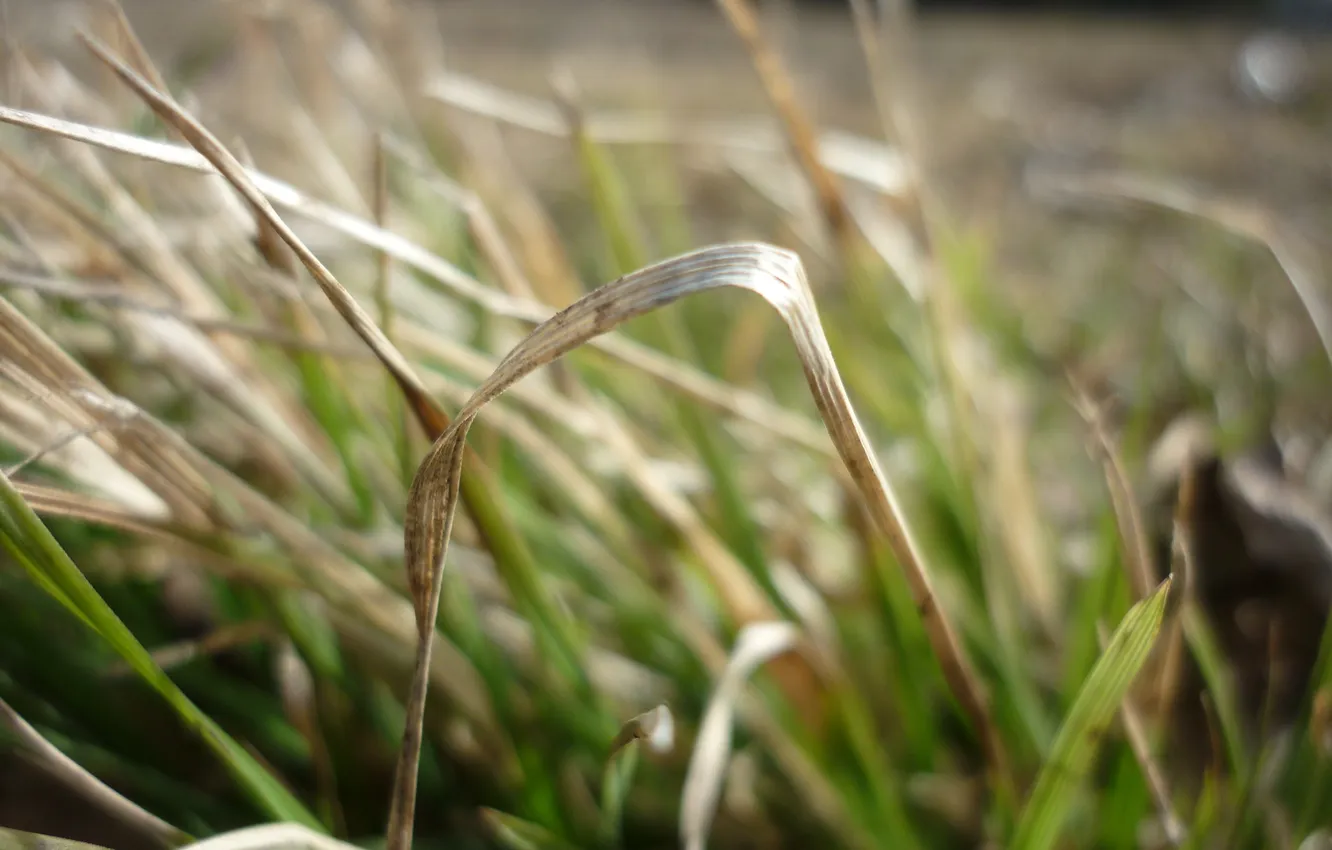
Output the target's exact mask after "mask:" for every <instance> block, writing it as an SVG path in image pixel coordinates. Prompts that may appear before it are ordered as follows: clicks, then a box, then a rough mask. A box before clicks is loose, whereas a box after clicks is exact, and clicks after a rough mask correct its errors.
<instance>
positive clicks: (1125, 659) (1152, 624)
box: [1009, 578, 1171, 850]
mask: <svg viewBox="0 0 1332 850" xmlns="http://www.w3.org/2000/svg"><path fill="white" fill-rule="evenodd" d="M1170 586H1171V579H1169V578H1167V579H1166V580H1165V581H1163V582H1161V584H1160V585H1159V586H1158V587H1157V588H1156V590H1155V591H1154V592H1153V593H1152V594H1151V595H1150V596H1148V597H1147V598H1146V599H1144V600H1142V601H1141V602H1139V603H1138V604H1136V605H1134V606H1133V607H1132V608H1131V609H1130V610H1129V612H1128V613H1127V614H1126V615H1124V619H1123V620H1122V621H1121V622H1120V624H1119V628H1118V629H1116V630H1115V634H1114V636H1113V637H1112V638H1111V639H1110V644H1109V645H1108V646H1107V647H1106V650H1105V652H1104V653H1102V655H1101V658H1100V660H1098V661H1097V662H1096V666H1095V667H1093V668H1092V671H1091V674H1090V675H1088V677H1087V681H1086V682H1085V683H1084V684H1083V686H1082V689H1081V690H1080V691H1079V692H1078V697H1077V699H1076V700H1075V701H1074V702H1073V707H1072V708H1071V709H1069V712H1068V716H1067V717H1066V718H1064V725H1063V726H1062V727H1061V728H1060V730H1059V736H1058V737H1057V738H1056V739H1055V743H1054V748H1053V749H1052V750H1051V752H1050V758H1049V760H1048V761H1047V762H1046V763H1045V767H1044V768H1042V770H1041V774H1040V776H1039V777H1038V778H1037V780H1036V785H1035V787H1034V788H1033V789H1032V792H1031V796H1030V797H1029V798H1028V800H1027V804H1026V807H1025V808H1024V809H1023V812H1022V818H1021V820H1020V821H1019V822H1018V826H1017V832H1016V834H1015V836H1014V838H1013V841H1012V842H1011V843H1010V844H1009V847H1011V848H1012V850H1050V848H1052V847H1054V846H1055V844H1056V842H1057V841H1058V839H1059V834H1060V832H1061V830H1062V829H1063V827H1064V823H1065V821H1066V819H1067V817H1068V813H1069V811H1070V809H1071V808H1072V804H1073V800H1074V797H1075V795H1076V794H1077V791H1078V789H1079V787H1080V786H1081V784H1082V780H1083V778H1085V777H1086V775H1087V772H1088V771H1089V770H1090V769H1091V764H1092V760H1093V758H1094V757H1095V756H1096V753H1097V751H1098V750H1099V749H1100V747H1101V742H1102V739H1103V738H1104V736H1105V732H1106V730H1107V729H1108V728H1109V726H1110V723H1111V721H1112V720H1113V719H1114V716H1115V713H1116V712H1117V711H1118V710H1119V705H1120V703H1121V702H1122V701H1123V699H1124V695H1125V694H1127V693H1128V689H1129V687H1130V686H1131V685H1132V684H1133V680H1134V678H1135V677H1136V676H1137V675H1138V671H1139V670H1140V669H1141V667H1142V665H1143V663H1144V662H1145V661H1146V660H1147V656H1148V655H1149V654H1150V653H1151V649H1152V646H1153V645H1154V644H1155V643H1156V636H1157V633H1158V632H1159V631H1160V629H1161V621H1162V619H1163V618H1164V616H1165V610H1166V603H1167V600H1168V598H1169V595H1170Z"/></svg>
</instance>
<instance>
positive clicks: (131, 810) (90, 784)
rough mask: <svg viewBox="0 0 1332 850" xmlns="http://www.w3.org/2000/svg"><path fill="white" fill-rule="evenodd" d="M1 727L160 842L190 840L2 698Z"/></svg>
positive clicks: (104, 805)
mask: <svg viewBox="0 0 1332 850" xmlns="http://www.w3.org/2000/svg"><path fill="white" fill-rule="evenodd" d="M0 727H4V728H7V729H8V730H9V732H10V734H11V735H13V736H14V737H15V738H16V739H17V740H18V743H19V745H20V746H21V747H23V748H24V749H26V750H27V751H28V753H29V754H30V755H31V756H32V757H33V758H35V759H37V760H38V761H39V762H40V763H41V764H42V765H43V766H45V767H46V769H47V770H49V771H51V773H53V774H54V775H55V776H56V777H57V778H59V779H60V780H61V781H62V782H64V783H65V784H66V785H68V786H69V787H71V788H73V789H75V790H77V791H78V792H79V793H81V794H82V795H83V796H84V797H86V798H88V799H89V800H91V801H92V802H94V803H96V804H97V805H99V806H101V807H102V808H104V809H105V810H106V811H108V812H110V813H111V814H113V815H115V816H116V817H118V818H120V819H121V820H122V821H124V822H125V823H126V824H128V825H130V826H132V827H134V828H135V829H137V830H139V831H140V832H142V833H143V834H144V835H146V836H149V837H150V838H152V839H153V840H154V841H156V842H158V843H159V844H162V845H163V846H165V847H176V846H179V845H180V844H183V843H185V842H186V841H188V840H189V838H190V837H189V836H188V835H187V834H185V833H184V832H182V831H181V830H179V829H177V828H176V827H174V826H172V825H171V824H169V823H167V822H166V821H164V820H162V819H161V818H159V817H157V816H156V815H154V814H152V813H150V812H147V811H145V810H144V809H142V808H140V807H139V806H138V805H137V804H136V803H134V802H133V801H132V800H129V799H127V798H126V797H124V796H122V795H121V794H120V793H119V792H117V791H115V790H114V789H112V788H111V787H109V786H108V785H106V784H105V783H104V782H102V780H100V779H98V778H97V777H96V776H93V775H92V774H91V773H89V772H88V771H87V770H85V769H84V768H82V767H80V766H79V765H78V763H77V762H75V761H74V760H73V759H71V758H70V757H69V756H67V755H65V754H64V753H62V752H61V751H60V750H58V749H56V747H55V746H54V745H53V744H52V743H51V742H50V741H48V740H46V739H45V738H43V737H42V735H41V733H40V732H38V731H37V730H36V729H34V728H32V726H31V725H29V723H28V722H27V721H26V720H24V719H23V718H22V717H20V716H19V714H18V712H16V711H14V709H13V708H11V707H10V706H9V704H8V703H6V702H5V701H4V700H3V699H0Z"/></svg>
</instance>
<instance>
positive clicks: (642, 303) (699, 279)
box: [389, 243, 1003, 850]
mask: <svg viewBox="0 0 1332 850" xmlns="http://www.w3.org/2000/svg"><path fill="white" fill-rule="evenodd" d="M722 287H736V288H740V289H747V290H749V291H751V292H754V293H756V294H758V295H760V296H762V297H763V298H764V300H766V301H767V302H768V303H769V304H770V305H772V306H773V308H775V309H776V310H777V312H778V314H779V315H780V316H781V318H782V320H783V321H784V323H785V324H786V326H787V329H788V331H789V332H790V334H791V338H792V341H793V342H794V343H795V346H796V349H797V353H798V354H799V356H800V359H801V362H802V364H803V366H804V372H805V378H806V380H807V382H808V384H809V388H810V391H811V393H812V394H813V396H814V402H815V405H816V406H817V407H818V410H819V414H820V416H821V417H822V419H823V422H824V425H825V427H826V428H827V430H828V433H829V435H830V436H831V437H832V441H833V445H834V447H835V448H836V449H837V452H838V454H839V456H840V457H841V458H842V462H843V464H844V465H845V467H846V469H847V471H848V472H849V473H850V476H851V478H852V479H853V480H854V482H855V484H856V486H857V490H858V493H859V496H860V498H861V499H862V500H863V502H864V504H865V507H866V510H867V511H868V513H869V515H870V516H871V517H872V518H873V520H874V523H875V525H876V526H877V529H878V531H879V532H880V533H881V534H883V535H884V537H885V538H886V541H887V543H888V545H889V547H890V548H891V549H892V552H893V554H894V556H895V557H896V558H897V562H898V563H899V564H900V565H901V568H902V569H903V571H904V573H905V577H906V579H907V583H908V585H909V586H910V588H911V591H912V597H913V602H914V604H915V606H916V610H917V612H918V613H919V615H920V617H921V619H922V621H923V623H924V626H925V629H926V632H927V634H928V635H929V638H930V641H931V644H932V647H933V649H934V652H935V654H936V655H937V657H938V659H939V662H940V665H941V667H942V668H943V672H944V676H945V679H946V681H947V682H948V684H949V686H950V688H951V690H952V693H953V696H954V697H955V698H956V699H957V701H958V703H959V704H960V705H961V707H962V709H963V711H964V712H965V714H966V716H967V719H968V720H969V721H970V722H971V723H972V724H973V726H974V727H975V729H976V730H977V732H978V733H979V734H980V736H981V739H982V741H983V742H984V744H985V748H986V752H987V755H988V756H989V757H990V763H991V764H992V765H996V766H997V765H1000V764H1002V762H1003V757H1002V751H1003V747H1002V744H1001V743H1000V741H999V736H998V732H997V730H996V729H995V728H994V725H993V722H992V720H991V718H990V716H989V710H988V707H987V698H986V696H985V695H984V692H983V690H982V688H981V685H980V683H979V681H978V680H977V678H976V675H975V673H974V671H973V670H972V668H971V665H970V663H969V662H968V661H967V659H966V658H965V657H964V655H963V652H962V649H961V646H960V644H959V642H958V639H957V637H956V635H955V632H954V630H953V628H952V626H951V625H950V624H949V623H948V621H947V620H946V618H945V616H944V613H943V611H942V610H941V609H940V607H939V605H938V601H937V599H936V597H935V593H934V589H933V586H932V581H931V578H930V574H929V571H928V570H927V569H926V566H925V564H924V561H923V558H922V557H921V555H920V552H919V548H918V547H917V545H916V542H915V540H914V538H913V537H912V535H911V533H910V531H909V529H908V528H907V525H906V523H905V522H904V520H903V518H902V511H901V508H900V507H899V504H898V500H897V497H896V496H895V495H894V493H893V491H892V488H891V487H890V485H889V483H888V481H887V480H886V479H885V478H884V475H883V473H882V471H881V470H880V468H879V463H878V459H877V458H876V457H875V455H874V453H873V452H872V451H871V449H870V445H869V441H868V439H867V438H866V436H865V434H864V431H863V429H862V428H861V425H860V420H859V419H858V418H857V417H856V414H855V411H854V410H853V409H852V407H851V402H850V399H849V398H848V396H847V393H846V388H845V386H844V385H843V384H842V380H841V376H840V374H839V373H838V370H837V364H836V363H835V362H834V360H833V357H832V352H831V350H830V349H829V346H828V341H827V338H826V337H825V335H824V332H823V326H822V324H821V323H820V321H819V317H818V312H817V309H816V308H815V305H814V299H813V296H812V294H811V293H810V289H809V284H808V282H807V281H806V279H805V271H804V267H803V266H802V265H801V263H800V258H799V257H797V256H796V255H795V254H793V253H791V252H790V251H786V250H783V249H780V248H776V247H774V246H771V245H765V244H761V243H737V244H731V245H717V246H712V247H708V248H703V249H700V250H697V251H693V252H690V253H687V254H683V255H680V256H678V257H675V258H673V259H670V260H666V261H663V262H660V263H657V264H655V265H651V266H648V267H646V268H643V269H640V270H639V271H637V272H634V273H632V274H629V275H626V276H624V277H622V278H620V279H619V280H616V281H613V282H612V283H609V284H606V285H605V286H602V287H600V288H598V289H596V290H594V291H592V292H590V293H588V294H587V295H586V296H584V297H583V298H580V299H579V300H578V301H576V302H574V303H573V304H571V305H570V306H568V307H566V308H565V309H564V310H562V311H560V312H559V313H557V314H556V315H554V316H552V317H551V318H550V319H548V320H547V321H545V322H542V323H541V324H540V325H538V326H537V327H536V328H535V329H534V330H533V331H532V332H531V333H530V334H529V335H528V336H527V337H525V338H524V339H523V340H522V341H521V342H520V343H518V345H516V346H515V347H514V348H513V349H512V350H510V352H509V353H508V355H506V356H505V357H504V359H503V360H501V361H500V363H499V365H498V366H497V367H496V369H495V371H494V373H493V374H492V375H491V376H490V378H489V379H488V380H487V381H486V382H485V383H484V384H482V385H481V387H479V388H478V389H477V391H476V392H475V393H474V394H473V395H472V397H471V399H470V400H469V401H468V403H467V404H465V405H463V407H462V409H461V410H459V411H458V414H457V417H456V418H455V419H454V421H453V423H452V424H451V425H450V426H449V428H448V430H447V431H445V432H444V433H443V434H442V435H441V436H440V438H439V439H438V440H436V441H435V444H434V445H433V446H432V447H431V449H430V452H429V453H428V454H427V456H426V458H425V460H424V461H423V462H422V464H421V467H420V469H419V470H418V471H417V474H416V478H415V479H414V480H413V482H412V488H411V491H410V493H409V495H408V510H407V516H406V522H405V523H404V538H405V540H404V548H405V563H406V566H407V569H408V571H409V576H410V577H411V581H412V583H413V586H414V587H416V588H421V589H424V590H427V591H428V594H429V604H428V605H426V606H424V610H423V609H422V608H421V607H418V609H417V610H418V616H419V617H420V619H419V620H418V626H423V625H424V624H431V623H434V621H435V617H436V616H437V612H438V609H439V592H440V575H441V573H442V571H443V568H444V558H445V556H446V554H447V551H448V542H449V537H450V535H451V534H452V530H453V519H454V512H455V509H456V505H457V499H458V493H459V484H460V480H461V475H462V465H463V458H464V453H465V446H466V439H467V432H468V429H470V428H471V425H472V422H473V421H474V420H475V419H476V417H477V415H478V414H479V413H480V411H481V409H482V408H483V407H484V406H485V405H486V404H488V403H489V402H490V401H492V400H493V399H495V398H496V397H498V396H499V395H500V394H501V393H503V392H504V391H505V390H506V389H508V388H509V387H511V386H512V385H513V384H515V383H517V382H518V381H519V380H521V379H522V378H523V377H524V376H526V375H528V374H531V373H532V372H533V371H535V370H536V369H538V368H540V367H541V366H544V365H546V364H548V363H550V362H552V361H553V360H555V359H557V358H558V357H560V356H562V355H563V354H566V353H568V352H569V351H572V350H573V349H575V348H577V347H579V346H580V345H582V344H583V343H585V342H587V341H588V340H590V339H592V338H594V337H596V336H598V335H600V334H603V333H605V332H607V331H609V330H611V329H612V328H614V327H616V326H618V325H620V324H622V323H624V322H626V321H628V320H630V319H632V318H635V317H637V316H641V315H644V314H645V313H648V312H651V311H653V310H657V309H660V308H662V307H665V306H667V305H669V304H671V303H673V302H675V301H677V300H679V299H680V298H683V297H684V296H686V295H692V294H696V293H699V292H706V291H708V290H712V289H719V288H722ZM713 581H714V584H715V585H716V591H717V593H718V595H719V597H720V598H721V599H722V601H723V604H724V606H725V607H726V608H727V609H728V610H729V611H730V612H731V614H732V616H733V617H735V618H736V619H737V620H739V621H740V622H741V623H743V624H747V623H749V622H753V621H754V620H757V619H762V618H763V615H764V614H765V613H766V612H767V611H768V610H769V609H770V607H771V606H770V604H769V602H768V600H766V599H765V598H764V597H763V596H762V594H761V592H760V591H759V590H758V589H757V588H756V586H755V584H754V583H753V581H752V579H750V577H749V576H748V574H747V573H745V572H744V571H743V570H742V569H739V568H737V569H733V570H729V571H727V572H716V573H714V575H713ZM429 661H430V647H429V644H428V643H427V642H423V643H422V646H421V650H420V655H419V658H418V673H417V676H416V681H415V683H414V692H415V693H418V694H419V695H420V696H421V697H422V699H421V702H422V703H423V702H424V692H425V687H426V685H425V678H424V671H425V669H426V668H427V667H428V665H429ZM422 712H423V706H420V705H413V706H412V712H411V714H410V715H409V716H408V718H407V723H408V727H407V734H406V736H405V738H404V748H403V752H402V756H401V759H400V761H399V773H398V775H397V777H396V781H397V782H398V783H399V787H410V786H411V785H414V782H415V776H416V760H417V754H418V753H419V747H420V734H419V729H420V722H421V715H422ZM413 730H416V731H415V732H414V731H413ZM396 796H397V795H396V794H395V798H396ZM407 814H410V813H409V812H408V813H407ZM393 823H394V827H393V828H392V829H391V830H390V836H391V837H390V845H389V846H390V848H391V850H405V847H406V846H407V844H408V843H409V841H407V840H404V838H403V837H399V839H398V840H397V841H396V842H395V841H394V840H393V838H392V836H393V835H394V834H395V830H403V829H405V830H406V835H407V836H409V835H410V825H409V824H403V823H401V822H399V821H397V820H396V819H395V820H394V821H393Z"/></svg>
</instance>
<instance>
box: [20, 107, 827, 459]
mask: <svg viewBox="0 0 1332 850" xmlns="http://www.w3.org/2000/svg"><path fill="white" fill-rule="evenodd" d="M191 120H192V119H191ZM0 121H4V122H7V123H10V124H16V125H18V126H21V127H28V128H30V129H33V130H39V131H41V132H45V133H51V134H53V135H57V136H62V137H64V138H68V139H75V140H77V141H81V142H85V143H87V144H90V145H96V146H98V147H102V148H105V149H107V150H114V151H120V152H122V153H127V154H130V155H133V156H137V157H142V158H144V159H151V160H153V161H155V162H160V163H163V164H164V165H172V166H176V167H178V168H188V169H191V170H194V171H202V172H209V173H211V172H212V171H214V167H213V166H212V165H211V164H210V161H209V160H208V159H207V158H205V157H204V156H202V155H200V154H199V153H198V152H196V151H194V150H191V149H189V148H186V147H182V146H180V145H173V144H168V143H166V142H160V141H156V140H154V139H146V138H143V137H141V136H134V135H131V134H129V133H120V132H117V131H114V130H106V129H103V128H100V127H91V126H88V125H86V124H79V123H76V122H72V121H64V120H62V119H59V118H53V117H51V116H49V115H42V114H39V113H35V112H28V111H26V110H22V109H14V108H12V107H8V106H0ZM236 173H237V174H243V175H244V176H245V177H246V178H247V179H248V180H250V181H251V185H253V186H254V187H257V189H258V190H259V191H260V192H262V193H263V195H264V196H265V197H267V198H268V199H269V200H270V201H271V202H272V203H274V204H277V205H278V206H281V207H283V208H284V209H287V210H289V211H291V212H293V213H296V214H298V215H301V216H303V217H306V218H308V219H310V220H312V221H316V222H318V223H319V224H321V225H324V226H325V227H328V228H330V229H332V230H334V231H337V232H338V233H341V234H342V235H344V236H346V237H347V238H349V239H352V240H355V241H357V242H359V243H361V244H362V245H365V246H366V247H369V248H373V249H375V250H378V251H383V252H385V253H387V254H389V255H390V256H392V257H393V258H394V259H395V260H397V261H399V262H401V263H403V265H405V266H408V267H410V268H412V269H415V270H416V271H418V272H420V273H422V274H424V275H426V276H428V277H431V278H433V279H434V280H436V281H438V282H439V283H440V284H442V285H443V286H444V287H445V288H447V289H448V290H449V292H450V293H452V294H453V295H454V296H456V297H458V298H460V299H462V300H465V301H467V302H469V303H472V304H476V305H478V306H480V307H481V308H483V309H484V310H486V311H487V312H489V313H491V314H492V315H495V316H497V317H501V318H510V319H516V320H519V321H522V322H527V323H531V324H536V323H539V322H542V321H545V320H546V319H548V318H550V315H551V311H550V308H549V307H546V306H544V305H541V304H537V303H535V302H531V301H526V300H522V299H517V298H514V297H512V296H510V295H508V294H506V293H504V292H501V291H499V290H496V289H490V288H488V287H485V286H482V285H481V284H480V283H478V282H477V281H476V280H474V279H472V278H470V277H468V276H467V275H466V274H464V273H463V272H462V271H461V270H460V269H458V268H457V267H456V266H454V265H452V264H451V263H449V262H448V261H446V260H445V259H443V258H442V257H440V256H438V255H436V254H432V253H430V252H429V251H427V250H426V249H424V248H422V247H421V246H419V245H417V244H415V243H414V242H411V241H410V240H408V239H404V238H403V237H401V236H399V235H397V234H395V233H392V232H390V231H388V230H385V229H383V228H381V227H377V226H375V225H374V224H373V223H371V222H369V221H366V220H365V219H363V218H359V217H357V216H355V215H352V214H350V213H347V212H344V211H342V210H339V209H335V208H333V207H330V206H328V205H326V204H323V203H320V202H319V201H316V200H314V199H313V198H311V197H309V196H307V195H305V194H304V193H302V192H300V191H299V190H297V189H296V188H295V187H294V186H292V185H290V184H288V183H285V182H283V181H281V180H277V179H275V178H273V177H270V176H268V175H266V174H260V173H257V172H248V171H245V170H244V169H241V170H240V171H239V172H236ZM358 309H359V308H358ZM592 345H594V346H596V347H597V348H599V349H600V350H602V351H603V352H605V353H606V354H608V355H610V356H612V357H614V358H616V359H618V360H619V361H620V362H622V363H624V364H625V365H626V366H629V367H630V368H632V369H635V370H638V371H639V372H641V373H642V374H644V375H645V376H648V377H650V378H652V379H654V380H657V381H660V382H662V383H663V384H665V385H667V386H670V387H673V388H674V389H676V390H678V391H679V392H682V393H684V394H686V395H688V396H690V397H692V398H694V399H696V400H697V401H700V402H702V403H704V404H706V405H708V406H709V407H710V408H712V409H714V410H720V411H723V412H725V413H728V414H730V415H732V416H735V417H738V418H740V419H743V420H745V421H747V422H752V423H754V424H755V425H757V426H758V427H760V428H762V429H764V430H765V431H768V432H770V433H772V434H775V435H778V436H780V437H781V438H782V439H785V440H789V441H790V442H793V443H795V444H797V445H799V446H801V447H803V448H806V449H809V450H811V451H815V452H820V453H827V452H828V444H827V441H826V440H825V439H823V437H822V435H821V434H820V433H819V429H818V427H817V426H816V425H814V424H813V423H811V422H810V421H809V420H807V419H806V418H805V417H803V416H800V415H798V414H795V413H793V412H792V411H790V410H787V409H785V408H782V407H779V406H777V405H775V404H773V403H772V402H771V401H770V400H768V399H767V398H764V397H763V396H760V395H757V394H755V393H751V392H747V391H745V390H743V389H741V388H739V387H734V386H731V385H728V384H725V383H722V382H720V381H717V380H715V379H713V378H711V377H710V376H708V375H706V374H704V373H703V372H701V371H699V370H697V369H693V368H690V367H687V366H684V365H682V364H680V363H679V362H677V361H675V360H672V359H671V358H669V357H666V356H664V355H662V354H660V353H659V352H657V351H655V350H653V349H651V348H648V347H646V346H643V345H640V344H638V343H635V342H633V341H631V340H628V339H624V338H621V337H616V336H607V337H604V338H601V339H598V340H596V341H595V342H593V343H592Z"/></svg>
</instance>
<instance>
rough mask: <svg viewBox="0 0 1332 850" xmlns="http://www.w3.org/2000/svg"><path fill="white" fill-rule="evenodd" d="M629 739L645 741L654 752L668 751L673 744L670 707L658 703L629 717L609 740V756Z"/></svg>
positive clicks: (672, 723)
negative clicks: (635, 715)
mask: <svg viewBox="0 0 1332 850" xmlns="http://www.w3.org/2000/svg"><path fill="white" fill-rule="evenodd" d="M631 741H646V742H647V745H648V748H649V749H651V750H652V751H653V752H655V753H667V752H670V751H671V748H672V747H674V746H675V717H674V715H672V714H671V709H670V708H669V707H668V706H666V705H659V706H657V707H656V708H654V709H652V710H651V711H645V712H643V713H642V714H640V715H638V716H637V717H633V718H631V719H630V720H629V722H627V723H625V724H624V725H623V726H621V727H620V731H619V733H618V734H617V735H616V736H615V739H614V740H613V741H611V746H610V756H609V758H614V757H615V755H616V754H617V753H618V752H620V750H623V749H624V748H625V747H627V746H629V744H630V742H631Z"/></svg>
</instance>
